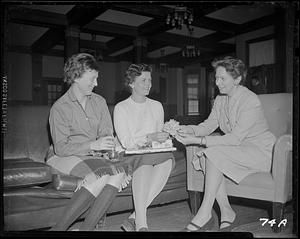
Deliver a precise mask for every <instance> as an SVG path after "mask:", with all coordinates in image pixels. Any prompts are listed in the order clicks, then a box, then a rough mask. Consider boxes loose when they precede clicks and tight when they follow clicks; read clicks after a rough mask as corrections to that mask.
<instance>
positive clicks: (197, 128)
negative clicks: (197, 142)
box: [190, 97, 220, 136]
mask: <svg viewBox="0 0 300 239" xmlns="http://www.w3.org/2000/svg"><path fill="white" fill-rule="evenodd" d="M218 101H219V100H218V97H217V98H216V100H215V102H214V105H213V108H212V110H211V112H210V114H209V116H208V118H207V119H206V120H205V121H203V122H202V123H200V124H198V125H190V126H191V127H192V129H193V130H194V133H195V136H206V135H209V134H211V133H212V132H213V131H215V130H216V129H217V128H218V127H219V121H218V112H219V108H220V106H219V105H220V104H219V103H218Z"/></svg>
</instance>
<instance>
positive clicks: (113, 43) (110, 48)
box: [104, 38, 133, 56]
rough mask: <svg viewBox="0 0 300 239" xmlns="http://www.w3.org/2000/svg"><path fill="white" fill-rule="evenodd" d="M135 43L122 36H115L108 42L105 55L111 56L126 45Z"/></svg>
mask: <svg viewBox="0 0 300 239" xmlns="http://www.w3.org/2000/svg"><path fill="white" fill-rule="evenodd" d="M132 44H133V39H132V40H124V39H122V38H115V39H112V40H110V41H109V42H107V43H106V51H105V52H104V54H105V55H107V56H109V55H110V54H112V53H114V52H117V51H120V50H122V49H124V48H126V47H129V46H131V45H132Z"/></svg>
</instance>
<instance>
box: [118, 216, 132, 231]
mask: <svg viewBox="0 0 300 239" xmlns="http://www.w3.org/2000/svg"><path fill="white" fill-rule="evenodd" d="M121 228H122V229H123V230H124V231H125V232H134V231H135V219H134V218H127V219H126V220H124V221H123V223H122V225H121Z"/></svg>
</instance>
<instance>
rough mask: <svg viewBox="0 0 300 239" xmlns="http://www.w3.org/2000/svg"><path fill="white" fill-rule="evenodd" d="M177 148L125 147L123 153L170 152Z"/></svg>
mask: <svg viewBox="0 0 300 239" xmlns="http://www.w3.org/2000/svg"><path fill="white" fill-rule="evenodd" d="M176 150H177V148H175V147H170V148H155V149H153V148H143V149H127V150H125V154H146V153H159V152H171V151H176Z"/></svg>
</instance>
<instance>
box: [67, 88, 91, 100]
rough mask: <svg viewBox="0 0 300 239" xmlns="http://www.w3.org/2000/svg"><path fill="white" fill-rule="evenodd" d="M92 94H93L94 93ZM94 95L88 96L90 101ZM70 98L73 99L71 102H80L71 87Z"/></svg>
mask: <svg viewBox="0 0 300 239" xmlns="http://www.w3.org/2000/svg"><path fill="white" fill-rule="evenodd" d="M92 94H93V92H92ZM92 94H91V95H89V96H88V99H91V97H92ZM68 96H69V98H70V99H71V101H78V99H77V98H76V95H75V94H74V91H73V87H72V86H70V88H69V90H68Z"/></svg>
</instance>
